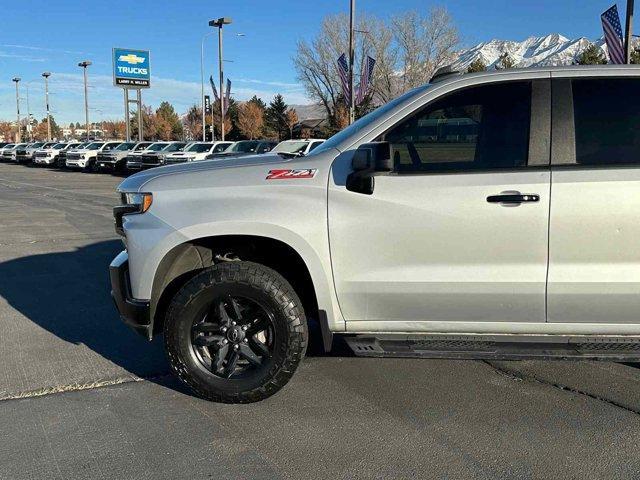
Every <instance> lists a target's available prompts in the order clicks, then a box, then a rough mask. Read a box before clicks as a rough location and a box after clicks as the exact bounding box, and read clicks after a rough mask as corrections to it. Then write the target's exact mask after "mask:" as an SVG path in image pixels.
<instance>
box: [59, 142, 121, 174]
mask: <svg viewBox="0 0 640 480" xmlns="http://www.w3.org/2000/svg"><path fill="white" fill-rule="evenodd" d="M121 143H122V142H91V143H89V144H88V145H86V146H84V147H83V148H81V149H76V150H73V151H71V152H69V153H67V157H66V161H65V166H66V167H67V168H81V169H82V170H84V171H85V172H96V171H98V166H97V163H96V160H97V158H98V154H99V153H104V152H110V151H111V150H113V149H114V148H116V147H117V146H118V145H120V144H121Z"/></svg>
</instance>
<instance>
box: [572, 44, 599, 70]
mask: <svg viewBox="0 0 640 480" xmlns="http://www.w3.org/2000/svg"><path fill="white" fill-rule="evenodd" d="M575 63H576V64H577V65H605V64H606V63H607V59H606V57H605V56H604V53H602V50H600V49H599V48H598V47H597V46H596V45H595V44H594V43H592V44H591V45H589V46H588V47H587V48H586V49H585V51H584V52H582V53H581V54H580V55H579V56H578V59H577V60H576V62H575Z"/></svg>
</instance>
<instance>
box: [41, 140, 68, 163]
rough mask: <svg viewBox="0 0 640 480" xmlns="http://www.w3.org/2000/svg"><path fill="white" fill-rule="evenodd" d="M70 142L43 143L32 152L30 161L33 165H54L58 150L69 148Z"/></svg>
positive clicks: (56, 161) (56, 160)
mask: <svg viewBox="0 0 640 480" xmlns="http://www.w3.org/2000/svg"><path fill="white" fill-rule="evenodd" d="M70 145H71V144H70V143H53V144H50V145H49V144H44V145H43V146H42V147H41V148H40V149H38V150H36V152H35V153H34V154H33V159H32V163H33V164H34V165H56V164H57V163H58V158H59V156H60V152H62V151H63V150H65V149H67V148H70Z"/></svg>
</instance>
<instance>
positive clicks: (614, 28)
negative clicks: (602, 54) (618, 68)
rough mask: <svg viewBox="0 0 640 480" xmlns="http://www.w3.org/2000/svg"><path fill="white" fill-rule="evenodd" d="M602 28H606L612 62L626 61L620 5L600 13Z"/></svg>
mask: <svg viewBox="0 0 640 480" xmlns="http://www.w3.org/2000/svg"><path fill="white" fill-rule="evenodd" d="M600 18H601V19H602V28H603V29H604V39H605V42H607V50H609V59H610V61H611V63H618V64H620V63H626V62H625V58H624V42H623V41H622V25H620V16H619V15H618V7H617V6H616V5H614V6H613V7H611V8H610V9H609V10H607V11H606V12H604V13H603V14H602V15H600Z"/></svg>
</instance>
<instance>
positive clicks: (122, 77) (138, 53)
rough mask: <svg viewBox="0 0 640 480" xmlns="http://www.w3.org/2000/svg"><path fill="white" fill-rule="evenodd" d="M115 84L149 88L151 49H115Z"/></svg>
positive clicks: (126, 86)
mask: <svg viewBox="0 0 640 480" xmlns="http://www.w3.org/2000/svg"><path fill="white" fill-rule="evenodd" d="M113 84H114V85H115V86H117V87H125V88H149V87H150V86H151V70H150V68H149V50H131V49H130V48H114V49H113Z"/></svg>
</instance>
